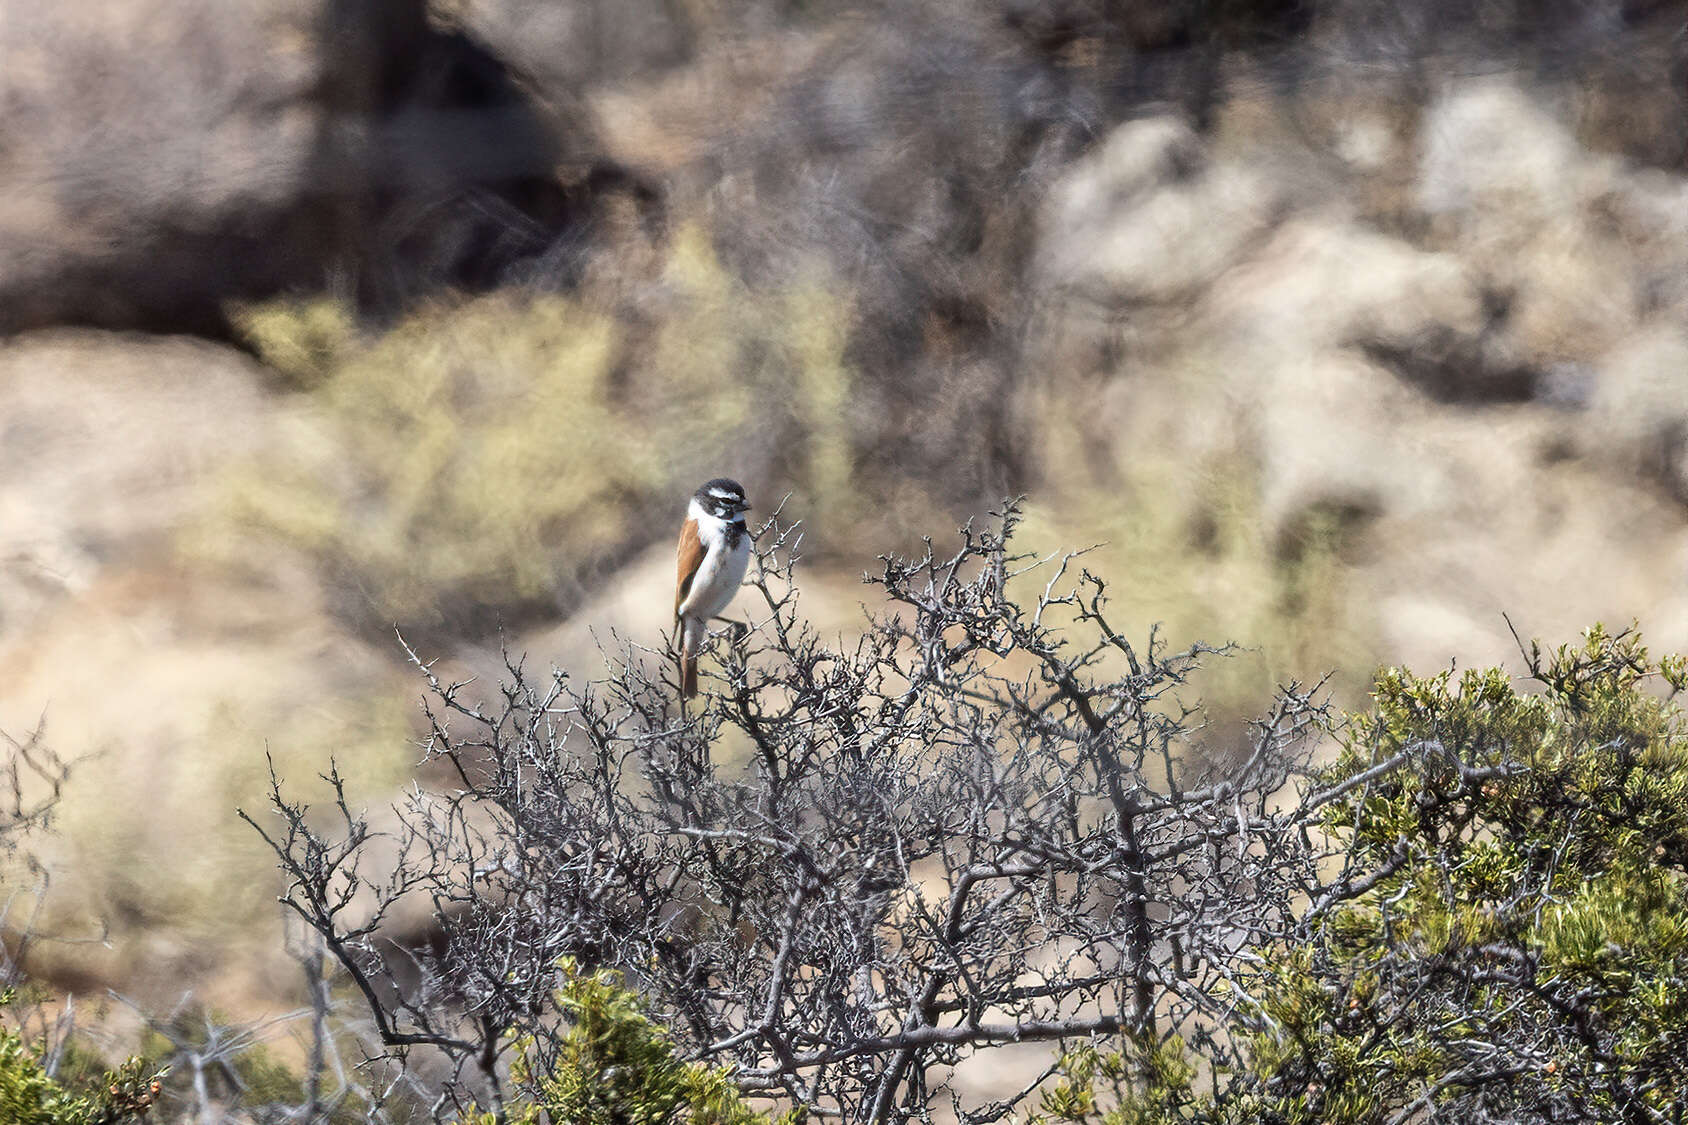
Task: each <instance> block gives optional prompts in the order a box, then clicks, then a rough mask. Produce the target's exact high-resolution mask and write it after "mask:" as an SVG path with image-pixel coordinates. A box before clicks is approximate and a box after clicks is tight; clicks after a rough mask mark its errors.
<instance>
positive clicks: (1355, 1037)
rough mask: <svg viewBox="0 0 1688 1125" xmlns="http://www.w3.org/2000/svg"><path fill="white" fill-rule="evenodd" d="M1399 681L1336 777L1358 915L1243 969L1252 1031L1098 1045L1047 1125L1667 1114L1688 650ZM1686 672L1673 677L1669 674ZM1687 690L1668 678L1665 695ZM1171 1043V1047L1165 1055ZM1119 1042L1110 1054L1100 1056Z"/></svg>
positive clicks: (1675, 1068) (1575, 653)
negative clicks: (1223, 1067) (1213, 1063)
mask: <svg viewBox="0 0 1688 1125" xmlns="http://www.w3.org/2000/svg"><path fill="white" fill-rule="evenodd" d="M1529 662H1530V665H1531V670H1530V673H1531V676H1530V678H1531V679H1532V680H1533V681H1535V689H1534V690H1520V689H1519V687H1518V685H1517V684H1516V683H1515V682H1514V681H1513V679H1512V677H1510V676H1508V675H1507V674H1506V673H1505V672H1504V671H1502V670H1499V669H1489V670H1486V671H1472V672H1468V673H1466V674H1465V675H1464V676H1462V677H1459V678H1457V679H1456V678H1455V677H1454V676H1452V675H1451V674H1449V673H1441V674H1438V675H1433V676H1428V677H1421V676H1415V675H1413V674H1411V673H1410V672H1406V671H1404V670H1399V669H1396V670H1390V671H1387V672H1385V673H1383V674H1382V675H1381V676H1380V677H1379V678H1378V681H1377V683H1376V687H1375V693H1374V702H1373V706H1372V707H1371V709H1369V710H1368V711H1367V712H1365V713H1363V714H1360V715H1357V716H1354V717H1353V718H1352V720H1351V721H1350V722H1349V723H1347V724H1345V725H1344V726H1343V727H1342V728H1340V729H1339V731H1338V732H1337V733H1338V734H1339V737H1340V738H1341V740H1342V742H1343V749H1342V752H1341V753H1340V755H1339V756H1338V758H1337V759H1336V761H1334V762H1333V763H1332V764H1331V765H1330V766H1329V767H1328V768H1327V769H1326V770H1325V771H1324V773H1323V776H1322V777H1319V778H1317V779H1316V782H1315V784H1316V788H1315V789H1314V790H1313V791H1314V792H1326V793H1332V792H1337V793H1338V795H1339V796H1340V798H1341V799H1332V800H1329V801H1328V803H1326V804H1324V805H1323V806H1322V810H1321V813H1320V819H1321V820H1322V824H1323V827H1324V829H1325V830H1326V831H1327V832H1328V833H1329V835H1330V841H1331V845H1332V851H1333V853H1334V855H1335V857H1338V858H1339V859H1340V861H1341V863H1340V864H1337V863H1333V864H1332V865H1331V870H1330V872H1329V878H1331V879H1332V880H1333V882H1334V881H1335V880H1337V879H1338V878H1339V868H1340V870H1341V871H1345V872H1346V879H1347V883H1346V887H1347V891H1346V894H1345V895H1344V896H1343V897H1342V898H1339V899H1338V900H1337V902H1338V905H1337V906H1336V908H1334V909H1331V910H1327V911H1323V912H1320V911H1317V910H1310V911H1308V913H1307V916H1306V919H1305V922H1304V923H1303V930H1304V936H1303V939H1302V940H1300V941H1297V942H1295V943H1292V944H1289V945H1286V946H1285V947H1281V948H1257V949H1251V950H1249V951H1248V957H1247V965H1246V966H1245V965H1244V963H1243V961H1242V960H1241V959H1239V961H1238V966H1237V967H1238V970H1239V972H1238V976H1237V978H1236V979H1237V984H1238V987H1237V989H1236V993H1235V998H1236V1004H1235V1006H1234V1008H1233V1009H1232V1010H1231V1012H1230V1016H1229V1019H1228V1020H1216V1021H1215V1024H1214V1025H1213V1026H1209V1027H1205V1028H1202V1029H1200V1031H1201V1034H1202V1035H1203V1036H1204V1037H1206V1039H1207V1041H1208V1042H1209V1043H1213V1042H1222V1041H1223V1042H1230V1043H1232V1044H1236V1045H1240V1046H1242V1047H1243V1048H1244V1049H1243V1050H1242V1051H1241V1052H1240V1054H1239V1055H1237V1057H1238V1058H1240V1060H1241V1063H1242V1066H1241V1069H1240V1070H1234V1071H1232V1072H1229V1073H1224V1074H1219V1073H1214V1072H1213V1071H1212V1068H1205V1069H1206V1070H1207V1073H1204V1072H1203V1071H1204V1067H1202V1066H1201V1065H1193V1064H1199V1063H1200V1061H1201V1060H1200V1058H1199V1056H1198V1055H1197V1054H1195V1053H1188V1054H1187V1053H1186V1052H1185V1051H1184V1049H1183V1047H1182V1045H1180V1044H1176V1043H1175V1042H1174V1043H1161V1044H1158V1045H1152V1046H1151V1047H1150V1048H1148V1049H1135V1050H1133V1049H1128V1050H1127V1051H1125V1052H1121V1053H1116V1054H1111V1055H1108V1054H1104V1055H1097V1054H1095V1053H1094V1052H1092V1053H1090V1054H1085V1053H1082V1052H1081V1053H1079V1054H1077V1055H1074V1056H1071V1057H1069V1058H1068V1059H1067V1060H1066V1077H1065V1079H1064V1080H1063V1081H1062V1082H1060V1083H1059V1084H1058V1085H1057V1086H1056V1087H1055V1088H1054V1090H1053V1091H1052V1093H1051V1095H1050V1096H1049V1097H1048V1098H1046V1099H1045V1101H1044V1105H1043V1114H1042V1117H1041V1119H1042V1120H1043V1121H1057V1120H1059V1121H1072V1122H1088V1123H1093V1125H1124V1123H1127V1122H1130V1123H1139V1122H1151V1121H1154V1122H1159V1121H1201V1122H1213V1123H1216V1125H1217V1123H1220V1122H1235V1123H1238V1125H1241V1123H1242V1122H1254V1121H1261V1120H1270V1121H1280V1122H1286V1123H1306V1125H1313V1123H1315V1122H1318V1123H1334V1122H1345V1123H1350V1125H1369V1123H1372V1122H1378V1121H1386V1120H1417V1119H1419V1118H1420V1117H1421V1116H1422V1117H1423V1118H1424V1119H1432V1118H1434V1119H1436V1120H1442V1119H1444V1118H1445V1119H1447V1120H1466V1119H1471V1118H1472V1115H1473V1114H1474V1112H1475V1111H1476V1109H1477V1108H1478V1107H1481V1109H1482V1111H1483V1114H1484V1117H1483V1119H1486V1120H1503V1119H1504V1120H1509V1121H1519V1122H1529V1121H1556V1120H1571V1119H1575V1120H1591V1121H1611V1122H1627V1121H1664V1120H1671V1119H1672V1118H1671V1114H1673V1113H1679V1105H1680V1097H1681V1091H1682V1089H1683V1086H1684V1084H1685V1083H1688V1049H1685V1047H1688V990H1685V989H1684V987H1683V983H1682V982H1683V981H1684V980H1685V979H1688V719H1685V716H1684V713H1683V711H1682V710H1681V709H1680V707H1678V706H1677V705H1676V704H1675V702H1674V701H1673V697H1674V696H1675V695H1676V694H1678V693H1680V692H1681V691H1682V690H1684V688H1685V687H1688V664H1685V663H1684V662H1683V661H1682V660H1681V659H1679V658H1675V657H1666V658H1664V659H1661V660H1656V661H1655V660H1653V659H1652V658H1651V657H1649V655H1648V653H1647V650H1646V649H1645V648H1643V647H1642V646H1641V644H1640V642H1639V641H1638V640H1637V639H1636V638H1634V637H1632V636H1627V635H1613V634H1611V633H1609V632H1607V631H1605V630H1603V629H1600V628H1595V629H1592V630H1590V631H1589V633H1588V634H1587V636H1586V637H1585V638H1584V641H1583V643H1582V644H1580V645H1569V646H1565V647H1562V648H1560V649H1559V650H1557V651H1556V652H1554V653H1551V654H1542V653H1540V652H1539V651H1538V650H1532V651H1531V653H1530V654H1529ZM1661 689H1664V690H1661ZM1666 691H1668V695H1667V694H1666ZM1169 1050H1171V1052H1172V1053H1171V1055H1170V1056H1169V1054H1168V1052H1169ZM1099 1059H1100V1060H1101V1061H1100V1062H1099V1061H1098V1060H1099Z"/></svg>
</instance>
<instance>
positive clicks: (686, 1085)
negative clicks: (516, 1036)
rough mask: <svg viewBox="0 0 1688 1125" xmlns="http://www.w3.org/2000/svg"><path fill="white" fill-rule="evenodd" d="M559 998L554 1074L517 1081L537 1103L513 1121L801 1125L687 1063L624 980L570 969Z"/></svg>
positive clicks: (720, 1073) (718, 1073) (722, 1073)
mask: <svg viewBox="0 0 1688 1125" xmlns="http://www.w3.org/2000/svg"><path fill="white" fill-rule="evenodd" d="M564 971H565V976H566V979H565V981H564V984H563V988H562V990H561V992H560V994H559V997H558V999H559V1001H560V1004H561V1007H562V1009H563V1011H564V1012H565V1013H566V1014H567V1015H568V1017H569V1019H570V1021H571V1023H572V1026H571V1027H570V1029H569V1032H568V1034H567V1035H566V1036H565V1037H564V1039H563V1041H562V1047H561V1050H560V1051H559V1052H558V1055H557V1058H556V1060H555V1062H554V1064H553V1066H552V1067H551V1069H550V1072H549V1073H548V1074H544V1075H539V1076H531V1077H530V1076H529V1075H528V1074H527V1072H526V1067H525V1064H524V1066H523V1067H521V1068H519V1070H518V1074H517V1075H516V1078H517V1081H518V1082H525V1083H526V1084H529V1085H531V1086H533V1087H534V1088H535V1089H536V1091H537V1093H536V1096H535V1098H534V1100H533V1101H532V1102H531V1103H529V1104H527V1105H524V1106H522V1107H519V1108H517V1109H515V1110H513V1111H511V1112H510V1113H509V1117H510V1119H511V1120H512V1121H513V1122H533V1123H537V1122H538V1121H539V1120H540V1116H539V1115H540V1112H541V1111H543V1112H544V1113H545V1114H548V1115H549V1119H550V1120H551V1121H553V1122H563V1121H566V1122H569V1123H571V1125H669V1123H674V1125H681V1123H685V1125H797V1123H798V1122H799V1121H800V1120H801V1118H800V1117H799V1116H797V1115H796V1114H787V1115H785V1116H783V1117H781V1118H779V1119H777V1121H776V1119H775V1118H772V1117H769V1116H767V1115H765V1114H762V1113H758V1112H756V1111H755V1110H753V1109H751V1108H750V1107H749V1106H748V1105H746V1104H745V1102H744V1100H743V1098H742V1097H741V1096H740V1094H739V1092H738V1088H737V1087H736V1086H735V1085H734V1084H733V1080H732V1076H731V1074H730V1073H729V1072H728V1071H726V1070H724V1069H720V1068H715V1067H709V1066H705V1065H703V1064H701V1063H694V1062H686V1061H684V1060H683V1059H680V1058H678V1057H677V1056H676V1055H675V1053H674V1045H673V1043H672V1042H671V1041H670V1040H669V1037H668V1034H667V1033H666V1032H665V1031H664V1030H663V1029H662V1028H661V1027H660V1026H659V1025H657V1024H656V1023H654V1022H652V1020H651V1019H650V1017H649V1016H648V1015H646V1014H645V1010H644V1005H643V1004H642V1003H641V1002H640V999H639V996H638V994H637V993H635V992H633V991H631V990H630V989H628V988H626V987H625V986H624V985H623V983H622V981H621V977H620V975H619V974H617V973H614V972H609V971H601V972H596V973H582V972H580V971H579V970H578V969H577V968H576V967H575V965H574V964H573V963H572V962H565V963H564Z"/></svg>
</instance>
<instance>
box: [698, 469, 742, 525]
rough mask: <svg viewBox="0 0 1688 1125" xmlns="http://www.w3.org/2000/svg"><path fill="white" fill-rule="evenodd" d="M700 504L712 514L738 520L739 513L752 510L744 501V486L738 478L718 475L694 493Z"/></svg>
mask: <svg viewBox="0 0 1688 1125" xmlns="http://www.w3.org/2000/svg"><path fill="white" fill-rule="evenodd" d="M693 498H694V499H696V500H697V502H698V505H699V506H700V507H701V508H703V510H704V511H706V512H708V513H709V514H710V515H712V516H715V517H717V518H718V519H724V520H737V519H739V513H741V512H747V511H749V510H750V505H749V504H746V503H745V502H744V486H743V485H741V484H740V483H739V482H738V481H736V480H729V479H728V478H726V477H716V478H715V479H714V480H712V481H709V482H707V483H706V484H705V485H704V486H703V487H702V488H700V489H698V490H697V491H696V492H695V493H693Z"/></svg>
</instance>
